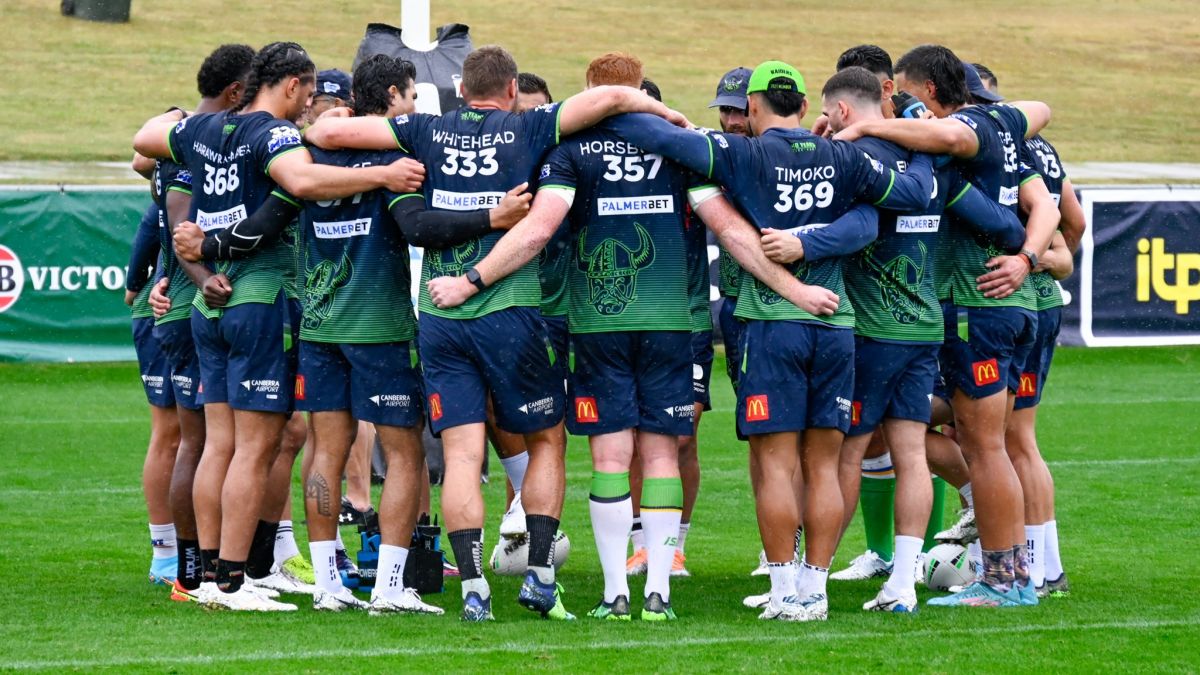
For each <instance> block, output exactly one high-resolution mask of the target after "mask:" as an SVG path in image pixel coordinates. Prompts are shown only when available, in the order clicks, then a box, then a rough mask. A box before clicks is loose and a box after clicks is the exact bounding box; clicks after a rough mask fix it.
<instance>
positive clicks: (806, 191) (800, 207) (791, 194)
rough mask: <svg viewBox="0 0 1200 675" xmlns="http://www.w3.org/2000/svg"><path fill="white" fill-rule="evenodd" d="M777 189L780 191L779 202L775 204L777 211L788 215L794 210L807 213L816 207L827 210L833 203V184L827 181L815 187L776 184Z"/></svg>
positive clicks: (807, 184) (806, 184) (809, 185)
mask: <svg viewBox="0 0 1200 675" xmlns="http://www.w3.org/2000/svg"><path fill="white" fill-rule="evenodd" d="M775 189H776V190H779V201H777V202H775V210H776V211H778V212H780V213H787V212H788V211H791V210H792V209H795V210H797V211H807V210H809V209H811V208H812V207H813V206H814V205H815V206H816V207H817V208H825V207H826V206H829V205H830V204H832V203H833V183H830V182H829V181H827V180H823V181H821V182H820V183H817V184H816V185H815V186H814V185H812V184H811V183H802V184H800V185H788V184H787V183H776V185H775Z"/></svg>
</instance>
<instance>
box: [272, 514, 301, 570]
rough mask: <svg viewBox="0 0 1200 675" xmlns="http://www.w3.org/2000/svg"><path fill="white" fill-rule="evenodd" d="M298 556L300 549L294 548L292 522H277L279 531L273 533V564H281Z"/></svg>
mask: <svg viewBox="0 0 1200 675" xmlns="http://www.w3.org/2000/svg"><path fill="white" fill-rule="evenodd" d="M298 555H300V547H299V546H296V534H295V532H293V531H292V521H290V520H281V521H279V529H278V530H276V532H275V562H277V563H279V564H280V565H283V563H285V562H287V561H289V560H291V559H292V558H295V557H296V556H298Z"/></svg>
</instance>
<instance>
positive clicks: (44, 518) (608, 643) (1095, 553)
mask: <svg viewBox="0 0 1200 675" xmlns="http://www.w3.org/2000/svg"><path fill="white" fill-rule="evenodd" d="M715 372H717V373H721V372H723V370H722V369H721V364H719V363H718V364H717V368H716V370H715ZM1198 381H1200V348H1169V349H1168V348H1160V349H1120V350H1100V349H1094V350H1082V349H1062V350H1060V352H1059V353H1058V354H1057V359H1056V363H1055V367H1054V373H1053V377H1052V378H1051V380H1050V385H1049V389H1048V391H1047V395H1046V398H1045V400H1044V403H1043V406H1042V434H1041V439H1042V447H1043V450H1044V452H1045V454H1046V456H1047V457H1048V459H1049V460H1050V465H1051V468H1052V470H1053V472H1054V474H1055V478H1056V481H1057V485H1058V521H1059V523H1060V531H1061V532H1062V546H1063V557H1064V561H1065V563H1066V566H1067V569H1068V571H1069V573H1070V575H1071V581H1072V586H1073V588H1074V593H1073V595H1072V596H1071V597H1070V598H1067V599H1061V600H1050V601H1046V602H1045V603H1044V604H1043V605H1042V606H1040V607H1036V608H1025V609H1016V610H1006V611H987V610H975V611H972V610H965V611H964V610H958V611H956V610H939V609H937V608H924V609H923V610H922V611H921V612H920V613H919V614H918V615H916V616H914V617H895V616H890V615H876V614H870V615H868V614H866V613H864V612H862V611H860V610H859V609H858V606H859V605H860V604H861V603H862V602H864V601H866V600H867V599H869V598H870V597H871V596H872V595H873V594H874V592H875V590H876V583H873V582H860V583H849V584H837V583H832V584H831V587H830V590H831V604H832V607H831V616H830V620H829V622H828V623H825V624H820V625H807V624H791V625H783V624H776V623H771V624H763V623H762V622H759V621H757V620H756V619H755V616H756V613H755V612H753V611H750V610H746V609H744V608H743V607H742V606H741V602H740V601H741V597H742V596H743V595H745V594H748V593H758V592H762V591H763V590H765V588H766V585H767V584H766V581H765V580H763V579H761V578H754V579H752V578H750V577H749V576H747V573H748V572H749V570H750V569H751V567H752V565H753V563H754V558H755V556H756V555H757V552H758V548H759V544H758V542H757V532H756V529H755V525H754V515H753V508H752V502H751V498H750V494H749V486H748V482H747V478H746V469H745V464H746V460H745V452H744V448H743V446H741V445H740V444H738V443H736V442H735V441H734V440H733V436H732V431H731V424H732V413H731V408H732V395H731V393H730V391H729V387H728V385H727V383H726V382H725V380H724V378H723V377H722V376H721V375H717V376H715V377H714V387H713V388H714V392H715V395H716V398H715V406H716V408H715V410H714V411H713V412H711V413H709V414H708V415H706V416H705V418H704V422H703V430H702V435H701V456H702V458H703V460H702V466H703V469H704V483H703V488H702V493H701V497H700V502H699V504H698V506H697V510H696V514H695V517H694V520H693V522H694V526H693V529H692V531H691V534H690V536H689V538H688V554H689V564H688V566H689V568H691V570H692V572H693V575H694V576H693V577H692V578H690V579H683V580H678V581H676V582H675V583H674V586H673V594H672V600H673V604H674V605H675V606H676V607H677V609H678V612H679V614H680V616H681V620H680V621H678V622H676V623H673V624H670V625H647V624H643V623H641V622H637V621H635V622H633V623H631V624H625V625H613V624H596V623H592V622H590V621H587V620H580V621H579V622H577V623H576V624H574V625H562V624H551V623H548V622H544V621H542V620H540V619H538V618H536V617H535V616H534V615H531V614H529V613H528V612H526V611H525V610H522V609H521V608H519V607H518V606H517V605H516V602H515V595H516V591H517V580H515V579H512V578H499V579H493V590H494V593H495V599H496V602H495V612H496V618H497V619H498V620H497V621H496V623H495V624H492V625H484V626H480V625H462V624H460V623H459V622H458V620H457V618H456V616H455V614H456V612H457V608H458V606H459V605H458V597H459V584H458V582H457V581H453V580H452V581H449V582H448V583H447V588H446V593H445V594H443V595H441V596H438V595H431V596H427V598H426V599H428V600H431V601H432V602H434V603H436V604H438V605H442V606H445V607H446V608H447V609H448V610H449V612H450V615H449V616H446V617H441V618H437V617H387V618H369V617H367V616H365V615H362V614H355V615H334V616H330V615H316V614H314V613H313V612H312V611H311V610H309V609H308V608H307V607H305V606H304V605H303V604H302V605H301V611H299V612H298V613H296V614H294V615H258V616H247V615H234V614H225V613H212V612H207V611H204V610H202V609H199V608H197V607H195V606H181V605H178V604H175V603H172V602H169V601H168V600H167V597H166V593H165V592H164V590H163V589H162V588H161V587H152V586H150V585H149V584H147V583H146V568H147V565H148V559H149V550H148V549H149V547H148V545H147V542H146V539H147V532H146V525H145V509H144V504H143V502H142V498H141V494H140V484H139V471H140V467H141V460H142V455H143V453H144V448H145V442H146V439H147V435H148V430H147V419H148V415H147V412H146V405H145V400H144V397H143V395H142V393H141V387H140V386H139V384H138V382H137V372H136V370H135V368H134V367H133V366H132V365H131V364H99V365H36V366H34V365H2V366H0V456H2V457H3V460H4V470H3V473H2V474H0V475H3V478H4V479H3V482H2V483H0V534H2V536H0V579H2V580H3V584H2V585H0V616H3V617H4V620H3V621H0V669H8V668H16V669H22V670H33V669H45V670H56V671H57V670H65V669H79V670H86V671H93V670H119V671H130V670H136V671H159V672H161V671H195V670H200V669H201V668H206V669H210V670H211V669H216V670H219V671H222V672H224V671H255V672H284V671H289V672H290V671H297V670H309V671H330V670H339V671H344V672H357V671H383V670H400V669H404V670H416V669H420V670H422V671H426V672H444V671H463V670H467V669H470V670H472V671H484V670H493V671H516V670H518V669H522V670H534V671H543V670H560V669H561V670H567V669H569V670H576V671H601V670H603V671H608V672H621V671H630V672H634V671H688V672H723V671H730V670H752V671H758V672H765V671H796V670H801V669H803V670H816V671H836V672H845V671H879V670H888V671H893V670H894V671H899V672H915V671H922V672H929V671H932V672H955V671H958V672H962V671H988V672H1013V671H1018V670H1019V671H1021V672H1047V671H1052V670H1054V671H1089V672H1105V671H1117V672H1125V671H1180V672H1184V671H1196V670H1197V669H1200V657H1198V656H1197V647H1200V640H1198V639H1197V630H1196V627H1197V625H1198V624H1200V603H1198V602H1197V600H1196V596H1195V594H1194V593H1192V592H1191V591H1192V587H1193V586H1194V584H1195V582H1196V579H1197V576H1198V574H1200V566H1198V564H1197V562H1196V560H1197V558H1196V555H1195V552H1194V550H1193V548H1194V545H1195V542H1196V540H1197V535H1198V534H1200V531H1198V530H1197V525H1196V521H1195V517H1196V514H1197V513H1200V455H1198V454H1197V451H1196V438H1197V432H1200V415H1198V414H1197V413H1198V412H1200V390H1198V389H1197V382H1198ZM588 476H589V462H588V459H587V452H586V446H585V444H584V443H583V442H582V441H581V440H580V439H572V442H571V448H570V452H569V455H568V488H567V506H566V509H565V514H564V529H565V530H566V531H567V532H568V533H569V534H570V535H571V537H572V542H573V552H572V555H571V560H570V562H568V564H567V566H566V568H564V570H563V573H562V574H561V579H562V581H563V582H564V584H565V585H566V588H567V596H566V603H567V606H568V608H569V609H572V610H574V611H575V612H576V613H579V614H582V612H583V611H584V610H586V609H588V608H589V607H590V606H591V605H592V604H593V603H594V602H595V601H596V599H597V597H598V596H599V593H600V591H601V587H602V581H601V579H600V576H599V568H598V562H597V561H596V556H595V550H594V545H593V542H592V535H591V529H590V526H589V525H588V523H587V507H586V499H587V483H588ZM485 492H486V496H487V499H488V503H489V506H490V509H489V514H490V517H489V521H488V522H489V527H491V528H493V531H494V528H495V523H496V520H497V518H498V517H499V515H498V514H499V510H498V509H499V505H500V503H501V501H502V499H503V487H502V483H501V481H493V482H492V483H491V484H490V485H488V486H486V488H485ZM298 494H299V493H298V492H297V496H298ZM297 503H299V502H297ZM300 518H301V516H300V514H297V520H300ZM302 533H303V528H301V527H298V528H297V534H298V535H301V534H302ZM345 534H347V535H350V534H351V530H345ZM347 541H348V542H350V541H351V539H350V538H348V539H347ZM862 545H863V541H862V534H861V528H860V527H859V526H858V525H857V524H856V525H855V526H854V527H853V528H852V529H851V531H850V535H849V538H848V540H847V542H846V543H845V545H844V546H843V549H842V551H841V552H840V553H839V558H840V561H839V562H840V563H841V564H842V565H844V564H845V562H846V561H847V560H849V559H850V557H853V556H854V555H855V554H857V553H859V552H860V551H861V548H862ZM302 548H306V547H304V545H303V543H302ZM352 548H353V545H352ZM835 566H837V565H836V564H835ZM632 588H633V590H634V593H635V594H637V593H638V592H640V589H641V583H640V581H638V582H635V583H634V584H633V585H632ZM922 597H927V594H926V593H922Z"/></svg>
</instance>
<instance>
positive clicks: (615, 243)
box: [576, 223, 654, 316]
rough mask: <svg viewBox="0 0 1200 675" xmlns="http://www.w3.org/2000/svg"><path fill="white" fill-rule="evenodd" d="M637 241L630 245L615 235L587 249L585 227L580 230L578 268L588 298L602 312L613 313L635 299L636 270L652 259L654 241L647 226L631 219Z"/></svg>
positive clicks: (646, 264) (607, 314)
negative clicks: (634, 245) (633, 246)
mask: <svg viewBox="0 0 1200 675" xmlns="http://www.w3.org/2000/svg"><path fill="white" fill-rule="evenodd" d="M633 229H634V230H636V231H637V234H638V243H637V247H636V248H629V247H628V246H626V245H625V244H624V243H623V242H621V241H620V240H618V239H614V238H611V237H610V238H608V239H605V240H604V241H602V242H600V243H599V244H597V245H596V246H595V248H593V249H592V250H591V251H590V252H589V251H588V250H587V233H588V229H587V228H586V227H585V228H583V230H582V231H581V232H580V233H579V251H578V254H579V260H578V261H577V263H576V264H577V265H578V266H579V269H580V270H582V271H583V273H584V274H585V275H586V276H587V280H588V302H589V303H591V305H592V306H593V307H595V308H596V311H597V312H599V313H600V314H603V315H605V316H616V315H618V314H620V313H621V312H624V311H625V308H626V307H628V306H629V304H630V303H631V302H633V301H635V300H637V275H638V272H639V271H641V270H643V269H645V268H646V267H649V266H650V264H651V263H653V262H654V242H653V241H651V239H650V233H649V232H647V231H646V228H644V227H642V226H641V225H639V224H637V223H634V224H633Z"/></svg>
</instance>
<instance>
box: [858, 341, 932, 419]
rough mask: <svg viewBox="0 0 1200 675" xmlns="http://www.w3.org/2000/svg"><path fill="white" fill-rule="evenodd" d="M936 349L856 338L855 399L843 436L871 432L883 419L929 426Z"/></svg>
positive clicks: (930, 345)
mask: <svg viewBox="0 0 1200 675" xmlns="http://www.w3.org/2000/svg"><path fill="white" fill-rule="evenodd" d="M939 346H940V345H936V344H902V343H896V342H880V341H879V340H872V339H871V338H869V337H862V336H856V337H855V338H854V399H853V403H851V407H850V430H849V431H848V432H846V435H848V436H861V435H863V434H869V433H872V432H874V431H875V429H876V428H878V427H879V423H880V422H882V421H883V420H885V419H894V420H913V421H915V422H921V423H923V424H929V415H930V407H931V403H932V401H931V396H932V392H933V383H934V380H935V379H936V378H937V357H938V348H939Z"/></svg>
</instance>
